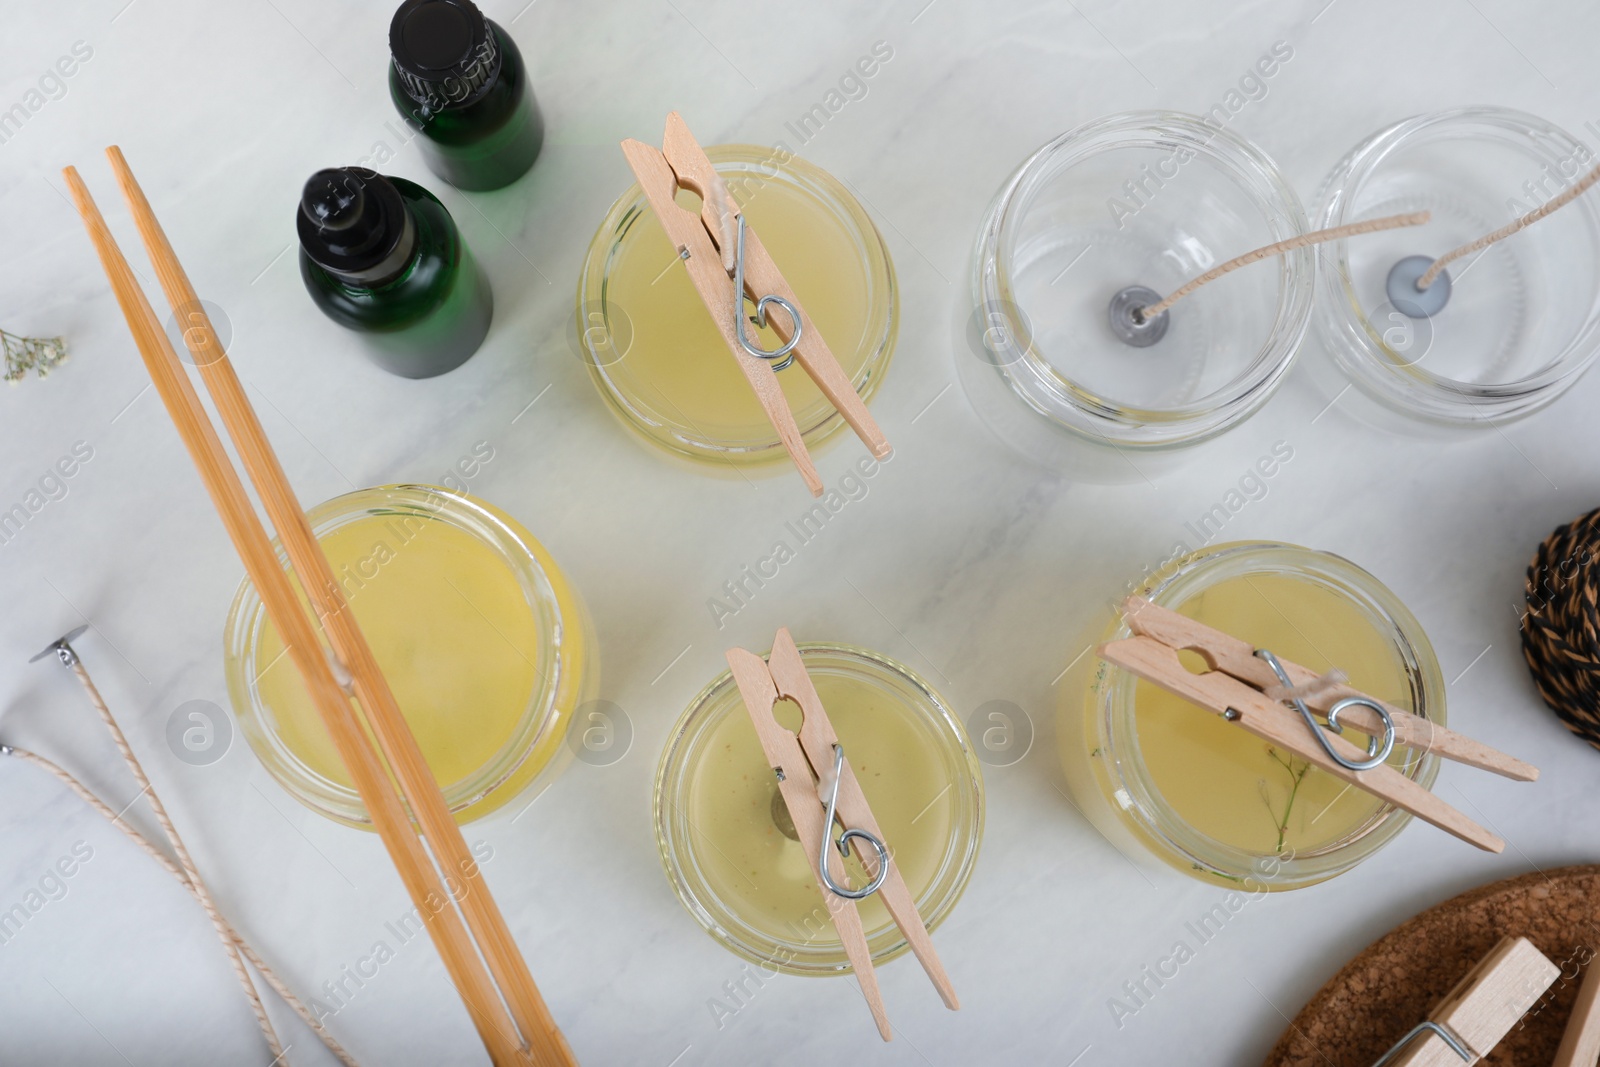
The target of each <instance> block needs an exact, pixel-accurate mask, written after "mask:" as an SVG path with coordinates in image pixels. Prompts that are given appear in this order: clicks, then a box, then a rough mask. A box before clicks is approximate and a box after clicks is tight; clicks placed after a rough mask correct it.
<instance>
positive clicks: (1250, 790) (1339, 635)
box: [1135, 575, 1413, 854]
mask: <svg viewBox="0 0 1600 1067" xmlns="http://www.w3.org/2000/svg"><path fill="white" fill-rule="evenodd" d="M1177 610H1178V611H1179V612H1181V613H1182V614H1184V615H1187V616H1189V617H1190V618H1192V619H1195V620H1197V621H1199V622H1203V623H1205V624H1206V625H1207V626H1211V627H1213V628H1215V629H1218V630H1222V631H1223V632H1225V633H1230V634H1233V635H1234V636H1236V637H1239V638H1242V639H1243V640H1245V641H1249V642H1251V643H1252V644H1253V645H1255V646H1256V647H1258V648H1267V649H1270V650H1271V651H1272V652H1273V653H1275V654H1276V655H1277V656H1278V658H1280V659H1285V660H1293V661H1294V662H1296V663H1299V664H1300V665H1301V666H1304V667H1307V668H1310V669H1311V670H1315V671H1319V672H1321V671H1326V670H1328V669H1330V668H1332V667H1338V668H1340V669H1341V670H1343V671H1344V672H1345V673H1346V674H1347V675H1348V676H1349V679H1350V684H1351V685H1352V686H1354V687H1355V688H1357V689H1359V690H1361V691H1362V692H1364V693H1368V694H1370V695H1372V696H1375V697H1378V698H1380V699H1382V700H1385V701H1387V702H1389V703H1390V704H1392V705H1394V706H1396V707H1399V708H1403V709H1405V710H1407V711H1410V710H1413V705H1412V702H1411V695H1410V694H1411V691H1410V687H1409V685H1408V684H1407V681H1406V675H1405V672H1404V669H1403V666H1402V664H1401V661H1400V658H1399V656H1398V654H1397V653H1396V651H1395V649H1394V647H1393V645H1392V642H1391V639H1390V638H1387V637H1385V636H1384V634H1383V633H1382V632H1380V631H1379V630H1378V629H1376V628H1375V627H1374V625H1373V623H1372V621H1371V620H1370V619H1369V617H1368V616H1366V615H1365V614H1364V612H1363V611H1362V610H1361V609H1360V608H1358V607H1357V606H1356V605H1354V604H1353V603H1351V602H1350V601H1349V600H1348V599H1346V598H1345V597H1344V596H1342V595H1341V594H1339V593H1336V592H1334V591H1333V590H1331V589H1328V588H1326V587H1324V586H1321V585H1318V584H1315V583H1313V582H1310V581H1307V580H1305V579H1301V578H1293V577H1287V576H1283V575H1248V576H1242V577H1237V578H1229V579H1226V580H1223V581H1220V582H1218V583H1217V584H1216V585H1213V586H1211V587H1210V588H1208V589H1205V590H1204V591H1202V592H1200V593H1198V594H1197V595H1195V596H1193V597H1191V598H1190V599H1188V600H1186V601H1184V602H1183V603H1182V604H1180V605H1178V607H1177ZM1135 700H1136V711H1135V721H1136V724H1137V730H1138V740H1139V749H1140V753H1141V755H1142V757H1143V759H1144V764H1145V767H1146V768H1147V769H1148V770H1149V772H1150V776H1151V778H1152V780H1153V781H1154V782H1155V785H1156V788H1157V789H1158V790H1159V792H1160V793H1161V795H1162V797H1163V798H1164V799H1165V800H1166V801H1167V803H1168V804H1170V805H1171V806H1172V808H1173V810H1174V811H1176V813H1177V814H1178V816H1179V817H1180V818H1181V819H1183V820H1184V821H1185V822H1187V823H1188V824H1189V825H1190V826H1192V827H1193V828H1194V829H1196V830H1198V831H1200V832H1201V833H1203V834H1206V835H1207V836H1209V837H1211V838H1214V839H1215V840H1217V841H1221V842H1223V843H1225V844H1228V845H1232V846H1234V847H1235V848H1240V849H1244V850H1247V851H1251V852H1258V853H1264V854H1274V853H1280V852H1285V853H1286V852H1290V851H1293V852H1296V853H1303V852H1306V851H1309V850H1313V849H1316V848H1319V847H1321V846H1324V845H1327V844H1330V843H1332V842H1335V841H1338V840H1340V839H1342V838H1344V837H1345V836H1347V835H1348V834H1350V833H1352V832H1353V831H1355V830H1357V829H1358V828H1360V827H1361V826H1362V825H1363V824H1365V823H1366V822H1367V821H1368V820H1369V819H1371V818H1372V817H1373V816H1374V815H1375V814H1376V813H1377V812H1378V811H1379V809H1380V808H1381V807H1382V804H1381V802H1380V801H1378V800H1377V799H1376V798H1374V797H1373V796H1372V795H1371V794H1369V793H1366V792H1363V791H1362V790H1360V789H1354V788H1349V789H1347V788H1346V787H1345V783H1344V782H1342V781H1340V780H1338V779H1337V778H1334V777H1333V776H1332V775H1330V774H1327V773H1326V772H1324V771H1322V770H1319V769H1317V768H1315V767H1309V766H1308V765H1307V764H1306V762H1305V761H1304V760H1302V759H1301V758H1300V757H1298V756H1294V755H1292V754H1291V753H1288V752H1281V751H1277V750H1275V749H1272V748H1270V747H1269V746H1268V745H1267V743H1266V742H1265V741H1262V740H1261V739H1260V738H1257V737H1256V736H1255V735H1253V734H1251V733H1248V732H1247V731H1245V730H1243V729H1240V728H1239V727H1238V726H1235V725H1233V724H1231V723H1228V722H1226V721H1224V720H1223V718H1222V717H1221V716H1219V715H1213V714H1211V713H1210V712H1208V711H1205V710H1203V709H1201V708H1199V707H1197V706H1195V705H1194V704H1191V703H1189V702H1188V701H1186V700H1184V699H1182V698H1181V697H1177V696H1173V695H1172V694H1170V693H1168V692H1166V691H1165V690H1163V689H1160V688H1158V687H1157V686H1154V685H1151V684H1150V683H1148V682H1145V681H1140V682H1139V683H1138V686H1137V692H1136V696H1135ZM1291 714H1293V712H1291ZM1295 718H1296V720H1297V721H1298V716H1295ZM1347 737H1348V739H1349V740H1351V741H1352V742H1353V743H1355V744H1357V745H1360V746H1364V745H1365V737H1366V735H1364V734H1361V733H1357V732H1354V731H1349V732H1348V733H1347ZM1306 740H1307V742H1308V743H1311V744H1315V741H1314V740H1313V739H1312V738H1311V736H1310V732H1309V731H1307V733H1306ZM1408 758H1410V754H1409V750H1407V749H1404V748H1397V749H1396V750H1395V752H1394V754H1393V755H1392V756H1391V757H1390V759H1389V762H1390V763H1392V764H1394V765H1395V766H1397V767H1401V768H1403V767H1404V766H1405V764H1406V761H1407V759H1408Z"/></svg>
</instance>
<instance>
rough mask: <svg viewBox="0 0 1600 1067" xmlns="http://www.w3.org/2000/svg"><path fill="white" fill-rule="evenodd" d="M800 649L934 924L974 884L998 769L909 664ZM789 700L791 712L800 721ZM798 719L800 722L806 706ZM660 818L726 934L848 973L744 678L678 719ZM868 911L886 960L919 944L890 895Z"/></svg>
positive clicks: (693, 888)
mask: <svg viewBox="0 0 1600 1067" xmlns="http://www.w3.org/2000/svg"><path fill="white" fill-rule="evenodd" d="M799 648H800V655H801V657H802V659H804V661H805V665H806V670H807V671H808V672H809V674H810V675H811V679H812V681H813V683H815V685H816V687H817V693H818V695H819V696H820V697H821V698H822V702H823V706H824V707H826V708H827V711H828V719H829V721H830V722H831V723H832V724H833V726H834V729H835V731H836V732H837V733H838V736H839V742H840V744H841V745H842V746H843V747H844V750H845V756H846V758H847V759H849V760H850V763H851V765H852V766H853V767H854V768H855V771H856V775H857V777H858V778H859V780H860V781H861V785H862V789H863V790H864V791H865V793H866V795H867V800H868V802H869V803H870V804H871V805H872V812H873V816H874V817H875V818H876V819H877V820H878V824H879V827H880V828H881V829H882V830H883V834H884V843H885V844H886V845H887V846H888V847H889V849H890V852H891V854H892V855H893V856H894V857H895V858H894V862H895V863H896V864H898V865H899V868H900V872H901V875H902V876H903V877H904V878H905V880H906V885H907V887H908V888H909V889H910V890H911V893H912V896H913V897H914V898H915V900H916V902H917V910H918V913H919V914H921V916H922V919H923V922H924V923H925V924H926V925H927V927H928V929H929V930H933V929H935V928H936V927H937V926H938V925H939V924H940V923H941V922H942V921H943V920H944V919H945V917H946V916H948V915H949V914H950V911H951V909H953V908H954V907H955V904H956V901H957V900H958V899H959V898H960V896H961V893H962V890H963V889H965V888H966V884H967V879H968V878H969V877H971V875H972V870H973V866H974V864H975V862H976V860H977V855H978V845H979V842H980V841H981V840H982V837H983V778H982V775H981V773H980V771H979V767H978V762H977V759H976V757H975V756H974V754H973V751H972V747H971V745H970V744H969V743H968V740H967V737H966V733H965V731H964V730H963V729H962V727H961V723H960V721H959V720H958V719H957V717H956V715H955V713H954V712H953V711H952V710H951V708H950V706H949V705H948V704H947V703H946V702H945V701H944V699H943V698H942V697H940V696H939V694H938V693H937V692H935V691H934V689H933V687H932V686H930V685H929V684H928V683H927V682H925V681H923V680H922V679H921V678H919V677H918V676H917V675H916V674H914V673H913V672H912V671H910V670H909V669H907V668H906V667H904V666H902V665H901V664H899V663H896V662H894V661H893V660H890V659H888V658H886V657H884V656H880V655H878V654H877V653H875V652H869V651H867V650H865V649H860V648H853V647H851V646H848V645H831V644H805V645H800V646H799ZM786 706H787V705H785V704H780V705H779V708H780V710H779V712H778V714H779V721H780V722H784V724H785V725H791V724H790V723H789V722H788V721H787V720H786V719H785V718H784V717H783V712H782V710H781V709H782V708H784V707H786ZM794 719H795V721H794V722H793V723H792V725H793V726H794V727H795V728H798V726H799V710H798V708H795V709H794ZM654 816H655V826H656V841H657V844H658V845H659V846H660V849H661V862H662V865H663V866H664V867H665V868H666V872H667V879H668V881H670V882H671V883H672V888H673V890H674V891H675V892H676V893H677V894H678V899H679V900H680V901H682V902H683V906H684V907H685V908H687V909H688V910H689V913H690V914H691V915H693V916H694V917H695V920H696V921H697V922H699V923H700V925H701V926H703V927H704V928H705V929H706V931H707V932H708V933H710V934H711V936H712V937H714V938H716V939H717V940H718V941H720V942H721V943H722V944H723V945H725V946H726V947H727V948H728V949H729V950H730V951H732V952H734V953H736V954H737V955H739V956H742V957H744V958H745V959H747V960H750V961H752V962H755V963H758V964H761V965H762V966H763V967H766V968H770V969H775V970H778V971H783V972H785V973H788V974H801V975H830V974H843V973H847V972H849V970H850V964H849V961H848V960H847V959H846V958H845V955H844V950H843V948H842V946H841V945H840V942H839V937H838V933H837V932H836V931H835V929H834V926H833V922H832V920H831V919H830V918H829V917H828V908H827V905H826V904H825V903H824V902H823V898H822V892H821V890H820V889H819V888H818V886H817V883H816V879H815V877H814V876H813V875H812V873H811V867H810V864H809V861H808V860H807V858H806V856H805V854H804V851H803V850H802V849H801V847H800V844H799V842H798V840H796V839H794V838H793V837H792V836H791V835H792V834H793V824H792V822H790V821H789V820H788V809H787V808H786V807H785V806H784V804H783V801H782V800H781V799H780V794H779V793H778V789H777V783H776V780H775V779H774V777H773V774H772V768H771V767H770V766H769V765H768V764H767V762H766V759H765V758H764V756H763V755H762V752H761V746H760V743H759V742H758V741H757V739H756V733H755V728H754V727H753V726H752V725H751V723H750V717H749V713H748V712H747V711H746V710H745V706H744V702H743V700H742V699H741V698H740V695H739V689H738V686H737V685H736V684H735V683H734V681H733V677H732V675H731V674H726V673H725V674H723V675H721V676H719V677H718V678H717V679H716V680H715V681H713V682H712V683H711V684H710V685H708V686H707V687H706V688H705V689H704V690H703V691H702V692H701V693H700V694H699V695H698V696H696V697H695V698H694V700H693V702H691V703H690V705H689V708H688V710H687V711H685V712H684V713H683V716H682V717H681V718H680V719H679V720H678V723H677V725H676V726H675V727H674V728H673V730H672V734H671V736H670V738H669V739H668V741H667V746H666V749H665V750H664V751H663V752H662V754H661V764H660V767H659V769H658V770H657V772H656V785H655V803H654ZM786 823H787V828H785V826H784V824H786ZM851 866H852V868H853V869H854V868H856V867H857V866H858V865H857V864H856V863H855V862H854V861H852V864H851ZM861 881H862V879H861V877H860V872H859V870H857V871H856V878H855V884H858V885H859V884H861ZM858 908H859V910H860V913H861V919H862V925H863V927H864V928H865V931H866V935H867V944H868V947H869V948H870V949H871V952H872V959H873V961H874V963H878V964H881V963H883V962H884V961H886V960H890V959H893V958H894V957H896V956H898V955H900V954H901V953H902V952H904V951H905V950H906V949H907V948H908V947H909V946H908V945H907V944H906V942H905V940H904V938H902V937H901V936H900V931H899V929H898V928H897V927H896V926H895V925H894V922H893V920H892V919H890V918H889V915H888V912H887V911H885V910H884V907H883V903H882V901H881V900H880V899H879V898H878V897H877V896H876V895H874V896H871V897H868V898H867V899H865V900H863V901H861V902H859V904H858Z"/></svg>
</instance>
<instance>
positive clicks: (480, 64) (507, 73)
mask: <svg viewBox="0 0 1600 1067" xmlns="http://www.w3.org/2000/svg"><path fill="white" fill-rule="evenodd" d="M389 53H390V56H391V57H392V59H393V62H391V63H390V64H389V96H390V98H391V99H393V100H394V106H395V107H396V108H398V109H399V110H400V114H401V115H402V116H404V117H405V120H406V122H408V123H409V124H410V125H411V126H412V127H413V128H414V129H416V130H417V131H418V132H419V133H420V134H421V135H422V136H421V137H420V138H418V142H417V143H418V144H419V146H420V147H421V149H422V156H423V159H424V160H426V162H427V164H428V167H429V169H430V170H432V171H433V172H434V173H435V174H437V175H438V176H439V177H441V178H443V179H444V180H445V181H447V182H449V183H450V184H451V185H454V186H455V187H456V188H457V189H469V190H473V191H482V190H485V189H499V188H500V187H501V186H505V185H510V184H511V183H512V182H514V181H516V180H517V179H518V178H520V177H522V175H523V174H525V173H527V170H528V168H529V167H531V166H533V161H534V160H535V159H537V158H538V156H539V149H540V148H541V147H543V146H544V117H543V116H542V115H540V113H539V104H538V102H537V101H535V100H534V98H533V89H532V87H531V86H530V85H529V84H528V71H527V68H526V67H524V66H523V64H522V53H521V52H519V51H517V45H516V42H515V41H513V40H512V39H511V38H510V36H509V35H507V34H506V32H505V31H504V30H502V29H501V28H500V27H499V26H497V25H495V24H494V23H493V22H491V21H490V20H488V19H486V18H484V17H483V13H482V12H481V11H479V10H478V8H477V7H476V6H475V5H474V4H473V3H472V0H406V2H405V3H403V4H401V5H400V9H399V10H398V11H396V12H395V13H394V20H393V21H392V22H390V24H389Z"/></svg>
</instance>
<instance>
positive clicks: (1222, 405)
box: [957, 111, 1314, 480]
mask: <svg viewBox="0 0 1600 1067" xmlns="http://www.w3.org/2000/svg"><path fill="white" fill-rule="evenodd" d="M1305 222H1306V220H1305V213H1304V211H1303V210H1302V209H1301V206H1300V201H1299V199H1298V198H1297V197H1296V196H1295V193H1294V190H1293V189H1291V188H1290V186H1289V185H1288V183H1287V182H1285V181H1284V179H1283V177H1282V175H1280V174H1279V172H1278V168H1277V166H1276V165H1275V164H1274V163H1273V162H1272V160H1270V159H1269V158H1267V156H1266V154H1265V153H1263V152H1262V151H1261V150H1260V149H1259V148H1257V147H1255V146H1254V145H1252V144H1250V143H1249V142H1248V141H1246V140H1244V139H1243V138H1241V137H1239V136H1238V135H1237V134H1234V133H1233V132H1231V131H1229V130H1227V129H1223V128H1219V127H1217V126H1213V125H1211V124H1209V123H1208V122H1206V121H1205V120H1204V119H1201V118H1198V117H1195V116H1192V115H1183V114H1178V113H1176V112H1160V111H1138V112H1129V113H1127V114H1121V115H1113V116H1111V117H1109V118H1103V119H1099V120H1097V121H1094V122H1090V123H1087V124H1086V125H1083V126H1079V127H1078V128H1077V129H1075V130H1072V131H1070V132H1068V133H1065V134H1063V135H1062V136H1060V137H1058V138H1056V139H1055V140H1054V141H1051V142H1050V143H1049V144H1047V145H1045V146H1044V147H1043V148H1041V149H1039V150H1038V151H1037V152H1035V153H1034V154H1033V155H1032V156H1031V157H1029V158H1028V159H1027V160H1026V161H1025V162H1024V163H1023V164H1022V166H1021V167H1019V168H1018V169H1017V170H1016V172H1015V173H1013V174H1012V176H1011V177H1010V179H1008V180H1007V182H1006V183H1005V185H1004V186H1002V187H1001V189H1000V192H999V194H998V195H997V196H996V197H995V200H994V203H993V205H992V206H991V207H990V209H989V213H988V216H987V217H986V218H985V219H984V222H983V226H982V227H981V228H980V230H979V232H978V240H977V245H976V247H975V249H974V253H973V264H972V294H971V295H972V301H971V305H970V306H969V308H968V310H969V311H970V314H969V315H968V317H967V321H966V322H965V324H964V333H965V337H964V339H963V343H962V345H961V346H960V349H959V350H958V356H957V369H958V373H959V375H960V377H961V379H962V382H963V384H964V386H965V388H966V390H967V395H968V397H969V398H970V400H971V402H972V404H973V407H974V408H975V409H976V410H977V412H978V414H979V416H980V417H982V418H983V420H984V421H985V422H986V423H987V424H988V425H989V427H990V428H991V429H992V430H994V432H995V433H996V434H997V435H999V436H1000V437H1001V439H1003V440H1005V441H1007V442H1008V443H1010V444H1011V445H1012V446H1013V447H1015V448H1017V449H1018V450H1019V451H1021V452H1022V453H1023V454H1024V455H1027V456H1029V457H1030V458H1032V459H1034V460H1035V461H1037V462H1040V463H1042V464H1044V465H1046V466H1050V467H1054V468H1059V469H1064V470H1066V471H1067V472H1069V473H1074V474H1079V475H1082V476H1085V477H1089V478H1095V479H1096V480H1104V479H1109V480H1124V479H1126V478H1127V477H1129V476H1131V475H1133V473H1134V471H1133V470H1132V469H1131V468H1130V466H1129V464H1128V463H1127V462H1126V461H1125V460H1123V459H1121V458H1120V457H1119V456H1117V454H1116V453H1118V452H1130V451H1131V452H1144V453H1151V452H1162V451H1170V450H1173V449H1180V448H1184V447H1186V446H1189V445H1193V444H1196V443H1198V442H1200V441H1204V440H1206V439H1208V438H1211V437H1214V436H1216V435H1217V434H1220V433H1222V432H1224V431H1226V430H1228V429H1229V428H1231V427H1233V426H1235V425H1237V424H1238V423H1240V422H1241V421H1243V420H1244V419H1246V418H1248V417H1249V416H1250V415H1251V414H1253V413H1254V412H1255V411H1256V410H1257V409H1258V408H1260V407H1261V405H1262V404H1263V403H1265V402H1266V400H1267V398H1268V397H1269V396H1271V394H1272V393H1273V391H1274V390H1275V389H1276V388H1277V387H1278V384H1279V383H1280V382H1281V381H1282V379H1283V376H1284V374H1285V373H1286V372H1287V371H1288V369H1289V366H1290V362H1291V361H1292V359H1293V357H1294V355H1295V352H1296V350H1297V349H1298V347H1299V345H1300V341H1301V338H1302V336H1303V335H1304V333H1305V329H1306V324H1307V322H1308V321H1309V317H1310V314H1311V294H1312V278H1313V274H1314V254H1313V252H1312V251H1311V250H1309V249H1299V250H1296V251H1293V252H1289V253H1286V254H1285V255H1282V256H1279V257H1277V259H1276V260H1274V261H1271V262H1263V263H1258V264H1254V265H1252V266H1250V267H1246V268H1244V269H1242V270H1239V271H1236V272H1234V273H1232V274H1229V275H1227V276H1225V277H1223V278H1220V279H1218V280H1217V281H1215V282H1212V283H1211V284H1209V285H1207V286H1205V287H1204V288H1202V289H1199V290H1197V291H1196V292H1195V293H1194V294H1193V295H1191V296H1188V297H1186V298H1184V300H1183V301H1182V303H1179V304H1177V305H1175V306H1174V307H1173V308H1172V309H1171V310H1170V311H1169V312H1168V313H1167V314H1168V315H1169V321H1168V329H1167V331H1166V334H1165V336H1163V337H1161V339H1160V340H1158V341H1156V342H1155V343H1154V344H1151V345H1149V346H1148V347H1134V346H1132V345H1129V344H1127V343H1125V342H1123V341H1122V340H1119V339H1118V337H1117V335H1116V334H1115V333H1114V332H1113V329H1112V325H1111V321H1110V315H1109V311H1110V308H1111V304H1112V301H1113V298H1114V297H1115V296H1116V295H1117V294H1118V293H1119V292H1120V291H1121V290H1123V289H1124V288H1126V287H1129V286H1134V285H1138V286H1144V287H1147V288H1149V289H1151V290H1154V291H1155V292H1156V293H1160V294H1163V295H1164V294H1167V293H1170V292H1172V291H1173V290H1175V289H1177V288H1178V287H1179V286H1180V285H1182V284H1183V283H1184V282H1187V281H1189V280H1190V279H1191V278H1194V277H1195V276H1197V275H1199V274H1202V273H1204V272H1205V271H1206V270H1208V269H1210V268H1211V267H1213V266H1215V265H1217V264H1219V263H1222V262H1225V261H1226V260H1229V259H1232V258H1234V257H1235V256H1238V255H1242V254H1243V253H1245V252H1248V251H1250V250H1251V249H1254V248H1258V247H1261V246H1263V245H1267V244H1271V243H1273V242H1276V241H1281V240H1285V239H1287V238H1290V237H1293V236H1296V235H1298V234H1300V233H1302V232H1303V231H1304V230H1305V228H1306V226H1305Z"/></svg>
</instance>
